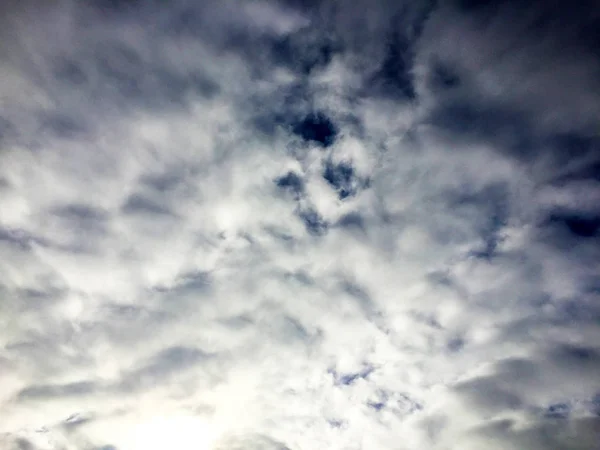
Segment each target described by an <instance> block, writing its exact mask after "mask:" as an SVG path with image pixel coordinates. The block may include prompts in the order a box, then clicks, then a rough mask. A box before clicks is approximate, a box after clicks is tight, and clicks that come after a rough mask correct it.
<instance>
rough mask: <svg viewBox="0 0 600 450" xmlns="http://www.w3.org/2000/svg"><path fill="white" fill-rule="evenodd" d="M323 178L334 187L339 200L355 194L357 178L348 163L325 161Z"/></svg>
mask: <svg viewBox="0 0 600 450" xmlns="http://www.w3.org/2000/svg"><path fill="white" fill-rule="evenodd" d="M323 178H324V179H325V181H327V183H329V185H330V186H331V187H332V188H334V189H335V191H336V192H337V194H338V198H339V199H340V200H343V199H345V198H347V197H350V196H353V195H355V194H356V191H357V188H358V186H357V185H358V180H357V179H356V175H355V173H354V168H353V167H352V166H351V165H350V163H347V162H341V163H338V164H336V163H334V162H332V161H327V163H326V164H325V171H324V172H323Z"/></svg>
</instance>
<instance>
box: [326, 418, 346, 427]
mask: <svg viewBox="0 0 600 450" xmlns="http://www.w3.org/2000/svg"><path fill="white" fill-rule="evenodd" d="M327 423H328V424H329V426H330V427H332V428H342V426H344V421H342V420H337V419H330V420H328V421H327Z"/></svg>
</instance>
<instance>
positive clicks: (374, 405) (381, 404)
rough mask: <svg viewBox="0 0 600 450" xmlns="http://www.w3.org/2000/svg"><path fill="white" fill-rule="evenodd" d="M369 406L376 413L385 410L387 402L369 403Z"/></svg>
mask: <svg viewBox="0 0 600 450" xmlns="http://www.w3.org/2000/svg"><path fill="white" fill-rule="evenodd" d="M367 405H368V406H369V408H372V409H374V410H375V411H381V410H382V409H383V408H385V402H367Z"/></svg>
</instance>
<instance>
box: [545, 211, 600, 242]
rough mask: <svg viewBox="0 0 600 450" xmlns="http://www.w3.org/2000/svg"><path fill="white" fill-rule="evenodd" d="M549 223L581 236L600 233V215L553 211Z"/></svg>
mask: <svg viewBox="0 0 600 450" xmlns="http://www.w3.org/2000/svg"><path fill="white" fill-rule="evenodd" d="M548 222H549V224H552V225H559V226H560V227H562V228H563V229H564V230H566V231H569V232H570V233H571V234H572V235H574V236H576V237H580V238H591V237H595V236H598V235H599V231H600V215H594V216H590V215H583V214H582V215H578V214H576V213H562V214H561V213H558V212H556V213H552V214H551V215H550V218H549V219H548Z"/></svg>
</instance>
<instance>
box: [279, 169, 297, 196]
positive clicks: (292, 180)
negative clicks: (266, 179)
mask: <svg viewBox="0 0 600 450" xmlns="http://www.w3.org/2000/svg"><path fill="white" fill-rule="evenodd" d="M275 184H276V185H277V187H278V188H280V189H283V190H284V191H286V192H289V193H291V194H293V196H294V198H295V199H299V198H300V197H302V196H303V195H304V180H302V178H300V176H298V174H296V173H294V172H288V173H287V174H286V175H284V176H282V177H279V178H277V179H276V180H275Z"/></svg>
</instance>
